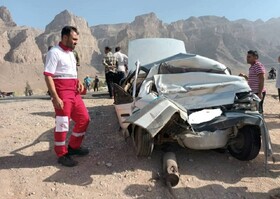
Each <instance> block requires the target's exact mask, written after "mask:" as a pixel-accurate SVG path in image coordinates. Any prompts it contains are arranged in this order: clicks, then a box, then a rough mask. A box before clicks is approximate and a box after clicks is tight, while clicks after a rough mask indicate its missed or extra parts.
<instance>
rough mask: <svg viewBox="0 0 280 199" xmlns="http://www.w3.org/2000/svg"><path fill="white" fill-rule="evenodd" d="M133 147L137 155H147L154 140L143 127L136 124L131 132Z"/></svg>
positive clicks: (152, 146)
mask: <svg viewBox="0 0 280 199" xmlns="http://www.w3.org/2000/svg"><path fill="white" fill-rule="evenodd" d="M133 142H134V148H135V151H136V155H137V156H144V157H148V156H150V155H151V154H152V151H153V149H154V140H153V138H152V137H151V135H150V134H149V133H148V132H147V131H146V130H145V129H143V128H141V127H139V126H136V127H135V128H134V132H133Z"/></svg>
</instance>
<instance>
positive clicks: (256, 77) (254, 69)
mask: <svg viewBox="0 0 280 199" xmlns="http://www.w3.org/2000/svg"><path fill="white" fill-rule="evenodd" d="M258 58H259V55H258V52H257V51H254V50H249V51H248V52H247V63H248V64H250V68H249V74H248V76H247V75H245V74H243V73H240V74H239V76H242V77H244V78H245V79H247V80H248V84H249V86H250V88H251V90H252V92H253V93H255V94H256V95H258V97H259V98H260V99H261V101H260V103H259V112H260V113H261V114H262V113H263V102H264V98H265V95H266V89H265V87H264V79H265V67H264V65H263V64H262V63H261V62H259V60H258Z"/></svg>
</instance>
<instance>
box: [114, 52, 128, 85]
mask: <svg viewBox="0 0 280 199" xmlns="http://www.w3.org/2000/svg"><path fill="white" fill-rule="evenodd" d="M114 56H115V57H116V60H117V71H118V75H117V77H118V78H117V81H116V83H117V84H120V82H121V80H122V79H124V78H125V77H126V72H127V63H128V57H127V55H125V54H123V53H122V52H121V48H120V47H119V46H118V47H116V48H115V53H114Z"/></svg>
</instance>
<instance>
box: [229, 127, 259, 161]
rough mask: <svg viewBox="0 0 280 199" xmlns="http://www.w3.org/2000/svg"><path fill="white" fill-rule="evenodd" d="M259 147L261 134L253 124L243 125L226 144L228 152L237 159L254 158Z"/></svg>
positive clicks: (247, 159)
mask: <svg viewBox="0 0 280 199" xmlns="http://www.w3.org/2000/svg"><path fill="white" fill-rule="evenodd" d="M260 148H261V136H260V132H259V130H258V128H256V127H255V126H244V127H243V128H241V129H240V130H239V132H238V134H237V137H236V138H234V140H233V143H232V144H230V145H229V146H228V150H229V153H230V154H231V155H232V156H233V157H235V158H236V159H238V160H242V161H249V160H253V159H254V158H256V157H257V156H258V154H259V152H260Z"/></svg>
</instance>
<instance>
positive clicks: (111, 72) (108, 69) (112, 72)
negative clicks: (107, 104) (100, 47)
mask: <svg viewBox="0 0 280 199" xmlns="http://www.w3.org/2000/svg"><path fill="white" fill-rule="evenodd" d="M111 50H112V49H111V48H110V47H108V46H106V47H105V50H104V52H105V55H104V57H103V61H102V63H103V65H104V67H105V78H106V83H107V86H108V92H109V96H110V98H111V99H112V98H113V83H114V82H115V79H116V75H117V69H116V57H115V56H114V54H113V53H112V52H111Z"/></svg>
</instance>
